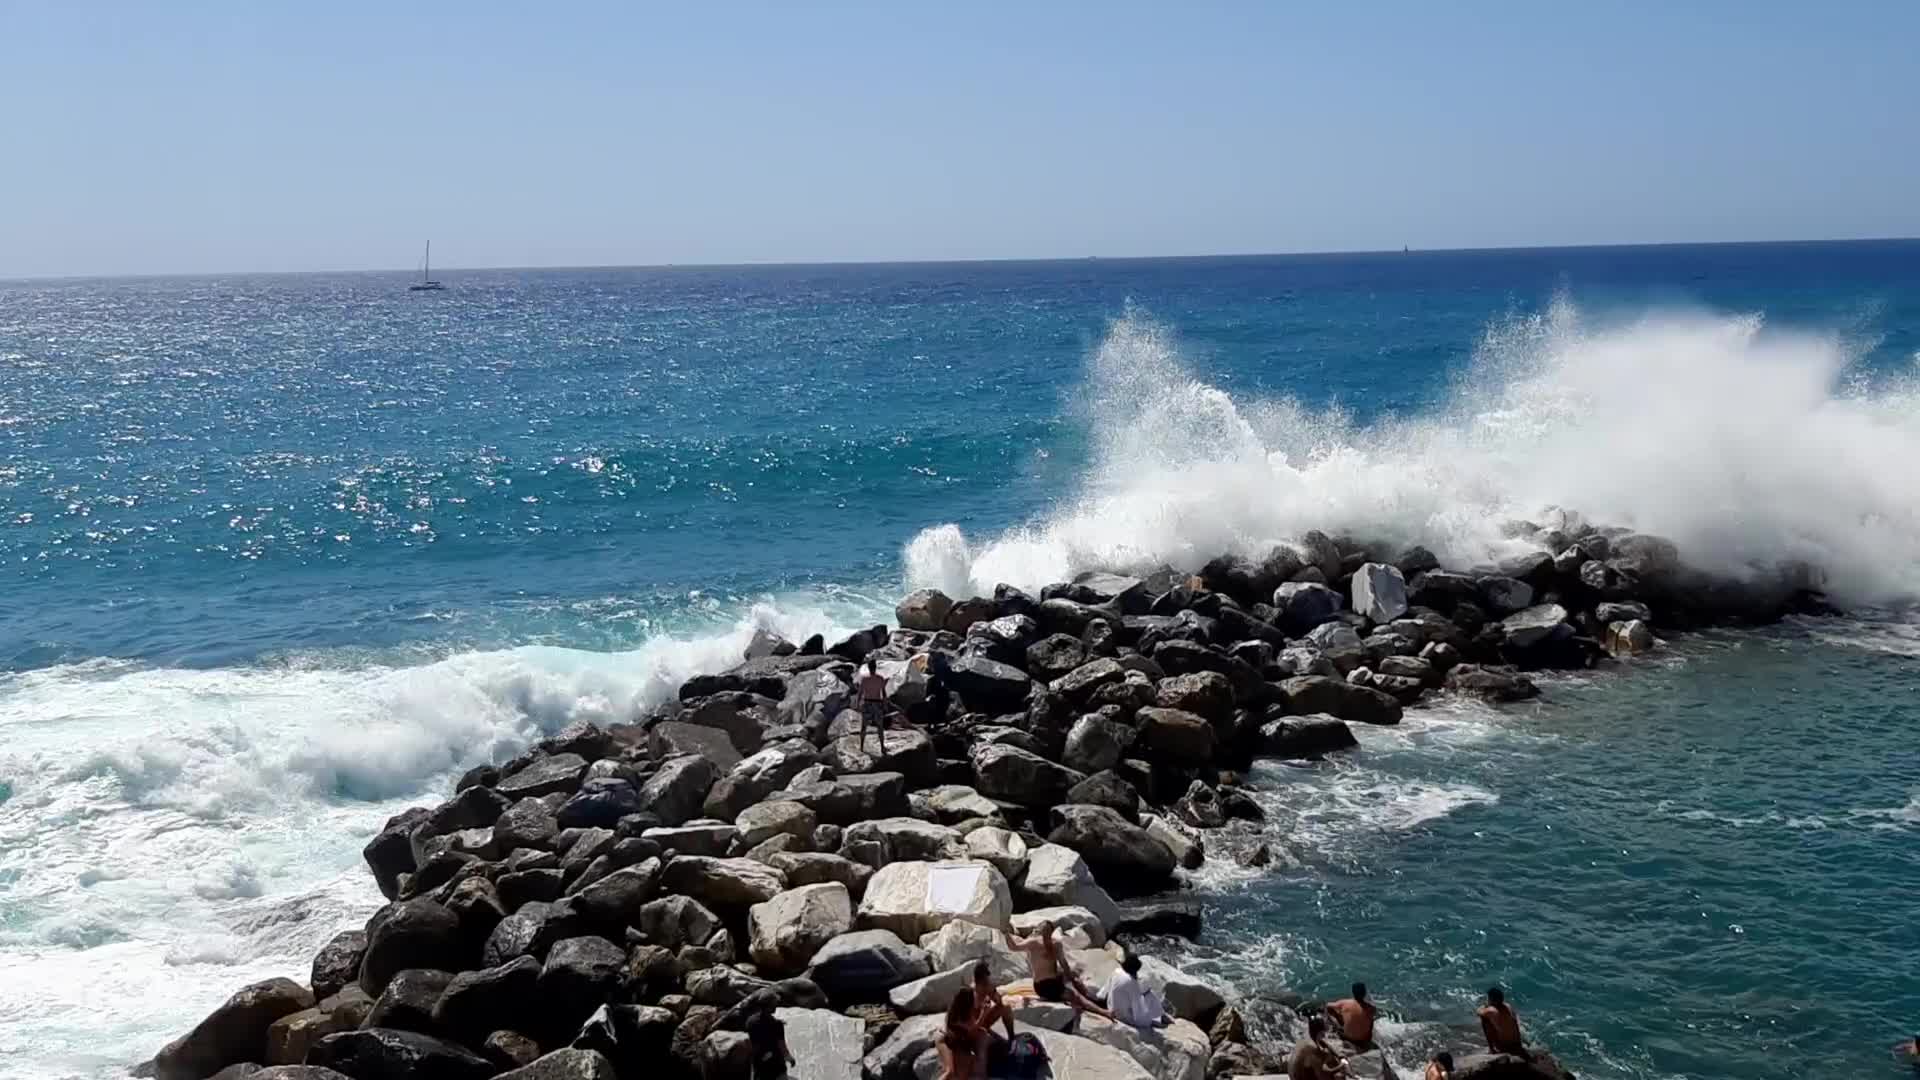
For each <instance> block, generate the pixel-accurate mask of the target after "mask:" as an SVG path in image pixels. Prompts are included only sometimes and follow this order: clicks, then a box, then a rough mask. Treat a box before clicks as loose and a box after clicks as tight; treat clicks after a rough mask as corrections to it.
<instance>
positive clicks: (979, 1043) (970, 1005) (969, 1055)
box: [756, 986, 987, 1080]
mask: <svg viewBox="0 0 1920 1080" xmlns="http://www.w3.org/2000/svg"><path fill="white" fill-rule="evenodd" d="M979 1015H980V1013H979V1004H978V1000H977V999H976V998H975V997H974V996H973V988H972V987H967V986H963V987H961V988H960V992H959V993H957V994H955V995H953V1003H952V1004H950V1005H948V1006H947V1021H946V1024H945V1026H943V1027H942V1028H941V1029H940V1038H939V1040H938V1044H939V1047H940V1080H983V1078H984V1077H985V1076H986V1075H987V1033H986V1031H984V1030H983V1029H982V1028H981V1027H980V1025H979V1024H978V1023H977V1022H976V1020H977V1018H978V1017H979ZM756 1080H757V1078H756Z"/></svg>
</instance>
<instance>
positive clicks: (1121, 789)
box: [1067, 769, 1140, 821]
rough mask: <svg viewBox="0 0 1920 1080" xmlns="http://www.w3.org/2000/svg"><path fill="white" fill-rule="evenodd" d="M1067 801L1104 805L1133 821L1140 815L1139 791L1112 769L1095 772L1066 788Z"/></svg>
mask: <svg viewBox="0 0 1920 1080" xmlns="http://www.w3.org/2000/svg"><path fill="white" fill-rule="evenodd" d="M1067 801H1068V802H1072V803H1090V804H1092V805H1094V806H1105V807H1109V808H1111V809H1113V810H1117V811H1119V812H1120V816H1121V817H1123V818H1126V819H1127V820H1128V821H1133V820H1135V819H1137V818H1138V817H1139V816H1140V792H1139V790H1138V789H1136V788H1135V787H1134V786H1133V784H1131V783H1130V782H1128V781H1127V779H1126V778H1125V777H1123V776H1121V775H1120V774H1119V773H1117V772H1115V771H1114V770H1112V769H1108V770H1107V771H1106V772H1097V773H1094V774H1093V775H1092V776H1089V777H1087V778H1086V779H1085V780H1082V781H1080V782H1079V783H1077V784H1075V785H1073V786H1072V787H1071V788H1068V789H1067Z"/></svg>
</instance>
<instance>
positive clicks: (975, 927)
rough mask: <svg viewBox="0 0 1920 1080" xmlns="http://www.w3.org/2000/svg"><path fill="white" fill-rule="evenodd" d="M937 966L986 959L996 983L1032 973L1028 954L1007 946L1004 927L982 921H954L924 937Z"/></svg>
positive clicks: (947, 967)
mask: <svg viewBox="0 0 1920 1080" xmlns="http://www.w3.org/2000/svg"><path fill="white" fill-rule="evenodd" d="M920 947H921V948H922V949H925V950H926V951H927V959H928V960H930V961H932V963H933V970H935V971H948V970H951V969H953V968H957V967H960V966H962V965H964V964H973V963H982V962H984V963H985V964H986V965H987V967H988V969H989V970H990V971H991V972H992V978H993V981H994V984H995V985H1000V984H1004V983H1010V982H1013V981H1014V980H1016V979H1024V978H1026V977H1027V976H1028V974H1029V970H1028V966H1027V958H1026V956H1025V954H1023V953H1018V952H1015V951H1014V950H1012V949H1010V948H1008V947H1007V943H1006V940H1005V938H1004V937H1003V936H1002V934H1001V931H999V930H993V929H989V928H987V927H985V926H981V925H979V924H978V923H970V922H950V923H948V924H947V925H945V926H943V927H941V928H940V929H938V930H936V931H934V932H933V933H931V934H927V935H926V936H924V937H922V938H921V939H920Z"/></svg>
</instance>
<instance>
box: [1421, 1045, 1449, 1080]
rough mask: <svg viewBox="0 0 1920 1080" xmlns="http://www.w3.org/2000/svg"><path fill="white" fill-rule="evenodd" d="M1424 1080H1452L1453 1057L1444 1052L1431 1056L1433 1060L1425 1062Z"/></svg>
mask: <svg viewBox="0 0 1920 1080" xmlns="http://www.w3.org/2000/svg"><path fill="white" fill-rule="evenodd" d="M1425 1080H1453V1055H1452V1054H1449V1053H1447V1052H1446V1051H1445V1050H1442V1051H1440V1052H1439V1053H1437V1054H1435V1055H1433V1060H1432V1061H1429V1062H1427V1075H1426V1077H1425Z"/></svg>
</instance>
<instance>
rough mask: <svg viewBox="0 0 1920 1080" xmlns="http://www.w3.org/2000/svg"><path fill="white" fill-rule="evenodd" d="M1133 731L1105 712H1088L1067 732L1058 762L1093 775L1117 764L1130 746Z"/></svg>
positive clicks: (1130, 727)
mask: <svg viewBox="0 0 1920 1080" xmlns="http://www.w3.org/2000/svg"><path fill="white" fill-rule="evenodd" d="M1133 740H1134V728H1133V727H1132V726H1131V725H1129V724H1125V723H1122V722H1120V721H1119V720H1117V719H1114V718H1113V717H1111V716H1108V715H1107V714H1106V713H1088V714H1086V715H1085V716H1082V717H1080V718H1079V719H1078V720H1075V721H1074V722H1073V727H1071V728H1069V729H1067V742H1066V750H1065V752H1064V753H1062V754H1061V759H1062V760H1063V761H1065V762H1066V765H1067V767H1068V768H1070V769H1077V770H1079V771H1080V772H1083V773H1089V774H1091V773H1097V772H1100V771H1102V770H1105V769H1111V768H1113V767H1114V766H1115V765H1118V764H1120V760H1121V759H1122V758H1124V757H1126V755H1127V751H1128V749H1130V748H1131V747H1132V746H1133Z"/></svg>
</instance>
